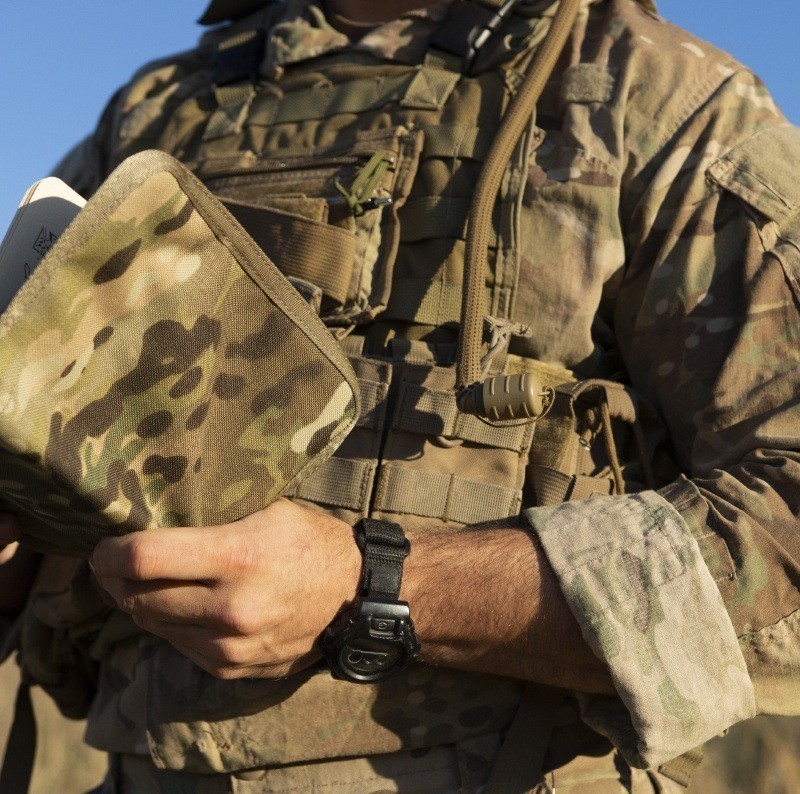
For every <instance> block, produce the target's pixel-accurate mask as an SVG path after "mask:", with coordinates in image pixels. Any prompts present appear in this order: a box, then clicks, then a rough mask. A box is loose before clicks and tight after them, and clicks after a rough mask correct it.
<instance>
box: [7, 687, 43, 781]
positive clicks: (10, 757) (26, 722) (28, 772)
mask: <svg viewBox="0 0 800 794" xmlns="http://www.w3.org/2000/svg"><path fill="white" fill-rule="evenodd" d="M35 760H36V717H35V715H34V713H33V703H32V702H31V688H30V685H29V684H27V683H21V684H20V685H19V689H18V690H17V702H16V705H15V706H14V722H13V723H12V724H11V733H10V734H9V736H8V739H7V741H6V752H5V755H4V757H3V768H2V771H0V792H2V794H6V792H8V794H12V792H13V794H26V792H27V791H28V788H29V787H30V783H31V777H32V775H33V765H34V761H35Z"/></svg>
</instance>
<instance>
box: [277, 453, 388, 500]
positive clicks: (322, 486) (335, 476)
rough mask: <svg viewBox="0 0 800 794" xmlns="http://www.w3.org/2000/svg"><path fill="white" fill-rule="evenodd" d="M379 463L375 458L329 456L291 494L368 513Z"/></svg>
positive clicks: (289, 493)
mask: <svg viewBox="0 0 800 794" xmlns="http://www.w3.org/2000/svg"><path fill="white" fill-rule="evenodd" d="M376 465H377V464H375V463H374V462H372V461H363V460H351V459H349V458H339V457H336V456H334V457H332V458H328V460H326V461H325V463H323V464H322V465H321V466H320V467H319V468H318V469H316V470H315V471H313V472H312V473H311V474H309V475H308V477H306V478H305V479H304V480H303V481H302V482H300V483H299V484H298V485H297V486H295V487H294V488H293V489H291V490H290V491H289V492H288V493H287V495H288V496H295V497H297V498H299V499H307V500H308V501H309V502H318V503H319V504H324V505H332V506H335V507H343V508H345V509H346V510H354V511H356V512H358V513H361V512H364V510H365V509H366V506H367V501H368V499H369V494H370V491H371V489H372V482H373V479H374V476H375V468H376Z"/></svg>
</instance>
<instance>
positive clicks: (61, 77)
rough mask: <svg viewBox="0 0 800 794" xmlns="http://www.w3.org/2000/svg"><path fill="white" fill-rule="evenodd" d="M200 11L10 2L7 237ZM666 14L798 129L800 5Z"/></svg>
mask: <svg viewBox="0 0 800 794" xmlns="http://www.w3.org/2000/svg"><path fill="white" fill-rule="evenodd" d="M203 8H204V3H203V0H136V2H120V0H78V1H77V2H70V1H69V0H26V1H25V2H24V3H23V2H13V1H12V0H7V2H6V4H5V7H4V8H3V19H2V23H0V109H2V116H0V235H2V233H3V231H4V230H5V229H6V227H7V226H8V224H9V223H10V221H11V217H12V216H13V213H14V209H15V208H16V205H17V203H18V202H19V200H20V198H21V197H22V194H23V193H24V191H25V190H26V189H27V187H28V186H29V185H30V184H31V183H32V182H33V181H35V180H36V179H38V178H40V177H42V176H46V175H47V173H48V171H49V169H50V168H52V166H53V165H54V163H55V162H57V161H58V159H59V158H60V157H61V155H62V154H63V153H64V152H65V151H67V150H68V149H69V148H70V147H71V146H72V145H73V144H74V143H75V142H77V141H78V140H79V139H80V138H82V137H83V136H84V135H86V134H87V133H88V132H89V131H90V130H91V129H92V127H93V125H94V123H95V122H96V120H97V117H98V115H99V114H100V111H101V110H102V108H103V106H104V104H105V101H106V100H107V98H108V97H109V96H110V95H111V94H112V93H113V91H114V90H115V89H116V88H117V87H118V86H119V85H121V84H122V83H124V82H125V81H126V80H127V79H128V78H129V77H130V75H131V74H132V72H133V71H134V70H135V69H136V68H137V67H138V66H140V65H141V64H143V63H145V62H146V61H148V60H151V59H153V58H155V57H159V56H162V55H165V54H169V53H170V52H176V51H179V50H182V49H185V48H187V47H189V46H191V45H192V44H193V43H194V42H195V40H196V39H197V36H198V32H199V30H200V28H199V27H198V26H197V25H196V24H195V23H194V20H195V19H197V17H198V16H200V14H201V13H202V11H203ZM659 8H660V11H661V13H662V15H663V16H665V17H666V18H667V19H669V20H671V21H672V22H675V23H676V24H679V25H682V26H683V27H685V28H687V29H688V30H690V31H692V32H693V33H695V34H696V35H698V36H700V37H701V38H704V39H706V40H708V41H711V42H712V43H714V44H716V45H717V46H719V47H722V48H723V49H726V50H728V51H729V52H732V53H733V54H734V55H735V56H736V57H737V58H739V60H741V61H743V62H744V63H745V64H747V65H748V66H749V67H750V68H752V69H753V70H754V71H756V73H758V74H759V75H760V76H761V77H762V79H763V80H764V81H765V82H766V83H767V85H768V86H770V88H771V89H772V92H773V94H774V95H775V97H776V99H777V101H778V104H779V105H780V106H781V107H782V108H783V110H784V112H785V113H786V114H787V115H788V116H789V118H790V119H791V120H792V121H794V122H795V123H800V79H798V68H797V55H796V53H797V36H798V31H800V2H798V1H797V0H769V2H761V3H753V2H750V1H749V0H748V1H746V0H661V2H660V3H659ZM793 53H794V54H793Z"/></svg>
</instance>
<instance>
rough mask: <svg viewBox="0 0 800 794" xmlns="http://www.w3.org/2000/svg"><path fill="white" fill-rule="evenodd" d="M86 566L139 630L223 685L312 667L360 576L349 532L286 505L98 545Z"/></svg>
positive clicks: (339, 523)
mask: <svg viewBox="0 0 800 794" xmlns="http://www.w3.org/2000/svg"><path fill="white" fill-rule="evenodd" d="M91 563H92V567H93V569H94V572H95V574H96V576H97V578H98V579H99V581H100V583H101V584H102V585H103V587H105V589H106V590H108V592H109V593H111V595H112V596H113V597H114V599H115V600H116V602H117V603H118V604H119V606H120V608H121V609H123V610H124V611H125V612H128V613H130V614H131V615H132V616H133V619H134V621H135V622H136V623H137V625H139V626H140V627H141V628H143V629H144V630H146V631H149V632H151V633H152V634H157V635H158V636H160V637H164V638H165V639H167V640H169V641H170V642H171V643H172V644H173V645H174V646H175V647H176V648H177V649H178V650H179V651H180V652H181V653H183V654H184V655H185V656H187V657H188V658H189V659H191V660H192V661H193V662H194V663H195V664H197V665H199V666H200V667H202V668H203V669H204V670H206V671H207V672H209V673H211V674H212V675H215V676H217V677H218V678H225V679H233V678H246V677H260V678H278V677H281V676H285V675H289V674H290V673H295V672H298V671H299V670H302V669H304V668H306V667H308V666H309V665H310V664H312V663H313V662H314V661H315V660H316V659H317V658H319V656H320V653H319V649H318V640H319V638H320V636H321V634H322V632H323V631H324V629H325V627H326V626H327V625H328V624H329V623H330V622H331V621H332V620H333V618H334V617H335V616H336V615H337V614H338V613H339V612H340V611H342V610H343V609H345V608H347V606H348V605H349V604H350V603H351V602H352V601H353V599H354V598H355V597H356V593H357V590H358V585H359V580H360V576H361V552H360V551H359V550H358V547H357V546H356V543H355V540H354V538H353V530H352V528H351V527H350V526H348V525H347V524H345V523H344V522H342V521H339V520H338V519H336V518H332V517H331V516H328V515H326V514H324V513H321V512H318V511H316V510H309V509H307V508H304V507H300V506H298V505H295V504H292V503H291V502H288V501H286V500H279V501H277V502H275V503H274V504H273V505H271V506H270V507H268V508H267V509H266V510H262V511H261V512H259V513H256V514H254V515H252V516H249V517H248V518H245V519H242V520H241V521H237V522H235V523H233V524H229V525H227V526H221V527H210V528H201V529H188V528H177V529H154V530H149V531H147V532H137V533H134V534H131V535H126V536H125V537H121V538H106V539H104V540H103V541H101V543H100V544H99V545H98V546H97V548H96V549H95V552H94V554H93V555H92V559H91Z"/></svg>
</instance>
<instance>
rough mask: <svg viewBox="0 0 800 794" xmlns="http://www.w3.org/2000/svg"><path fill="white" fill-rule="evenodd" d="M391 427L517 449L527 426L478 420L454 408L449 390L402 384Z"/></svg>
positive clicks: (526, 431)
mask: <svg viewBox="0 0 800 794" xmlns="http://www.w3.org/2000/svg"><path fill="white" fill-rule="evenodd" d="M394 424H395V427H396V428H398V429H399V430H406V431H408V432H410V433H419V434H420V435H424V436H444V437H445V438H460V439H462V440H464V441H472V442H474V443H476V444H484V445H486V446H487V447H494V448H496V449H510V450H513V451H514V452H521V451H522V450H523V449H524V448H525V447H526V446H527V444H526V441H527V438H528V434H529V432H530V431H531V426H530V425H519V426H516V427H499V426H496V425H489V424H486V423H485V422H481V421H480V419H478V418H477V417H475V416H469V415H468V414H464V413H462V412H461V411H459V410H458V407H457V405H456V395H455V393H454V392H453V391H452V390H451V391H444V390H439V389H429V388H426V387H424V386H417V385H416V384H412V383H405V384H403V387H402V391H401V393H400V400H399V404H398V408H397V411H396V413H395V420H394Z"/></svg>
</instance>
